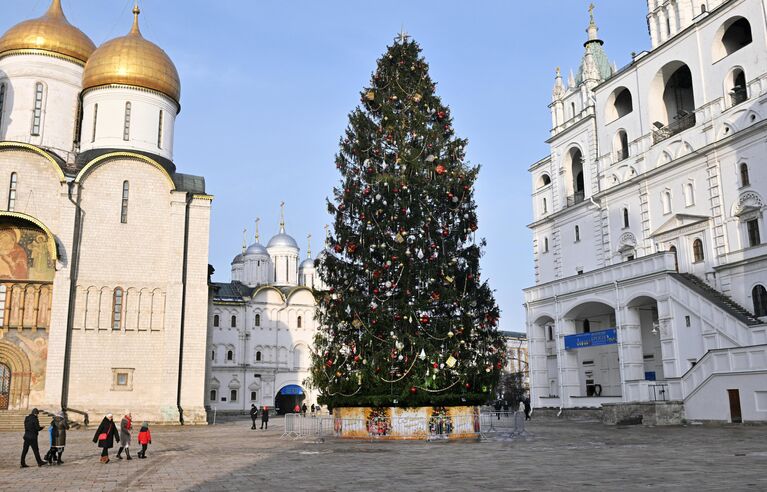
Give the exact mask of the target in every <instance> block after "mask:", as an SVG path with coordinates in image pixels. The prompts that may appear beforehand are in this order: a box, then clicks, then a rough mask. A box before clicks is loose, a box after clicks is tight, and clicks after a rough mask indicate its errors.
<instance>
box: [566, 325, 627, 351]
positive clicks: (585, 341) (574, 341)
mask: <svg viewBox="0 0 767 492" xmlns="http://www.w3.org/2000/svg"><path fill="white" fill-rule="evenodd" d="M615 343H618V330H616V329H615V328H609V329H607V330H602V331H594V332H591V333H578V334H576V335H567V336H566V337H565V350H572V349H579V348H586V347H599V346H601V345H613V344H615Z"/></svg>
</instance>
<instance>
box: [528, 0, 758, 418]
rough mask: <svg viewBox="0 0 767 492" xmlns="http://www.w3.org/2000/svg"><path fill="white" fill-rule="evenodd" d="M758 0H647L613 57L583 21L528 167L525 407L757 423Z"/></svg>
mask: <svg viewBox="0 0 767 492" xmlns="http://www.w3.org/2000/svg"><path fill="white" fill-rule="evenodd" d="M766 11H767V9H766V5H765V2H764V0H729V1H722V0H708V1H695V2H693V1H679V0H677V1H673V0H649V1H648V15H647V23H648V27H649V32H650V38H651V46H652V48H651V50H650V51H647V52H642V53H638V54H635V55H634V56H633V60H632V62H631V63H630V64H629V65H628V66H626V67H623V68H622V69H617V67H615V66H614V64H611V63H610V62H609V61H608V58H607V55H606V53H605V50H604V46H603V41H602V40H600V39H599V36H598V30H597V26H596V23H595V21H594V17H593V6H592V18H591V23H590V24H589V27H588V30H587V32H588V38H587V40H586V42H585V45H584V46H585V49H584V55H583V59H582V61H581V64H580V67H579V69H578V70H577V72H575V73H573V72H571V73H570V75H569V77H567V80H565V77H563V75H562V74H561V73H560V71H559V69H557V73H556V78H555V85H554V90H553V95H552V102H551V104H550V106H549V108H550V110H551V118H552V129H551V133H550V136H549V140H547V143H549V144H550V147H551V153H550V155H549V156H547V157H545V158H544V159H541V160H540V161H538V162H536V163H534V164H533V165H532V166H531V167H530V169H529V172H530V174H531V178H532V189H533V193H532V199H533V213H534V217H533V222H532V223H531V224H530V226H529V227H530V229H531V230H532V232H533V250H534V257H535V276H536V284H535V285H534V286H532V287H530V288H528V289H526V290H525V301H526V303H525V307H526V310H527V331H528V336H529V340H530V367H531V391H532V399H533V406H534V407H537V408H551V409H556V410H557V411H561V410H564V411H566V410H567V409H572V408H584V407H585V408H589V407H590V408H602V409H603V410H604V414H605V415H608V414H609V415H613V417H614V418H615V419H618V420H620V418H621V415H623V417H625V416H627V415H635V414H636V413H639V414H643V415H644V416H645V420H646V421H651V422H653V421H657V423H663V421H664V419H666V420H668V421H679V420H680V419H681V418H687V419H690V420H717V421H732V422H739V421H764V420H767V324H765V322H766V321H767V290H766V287H767V240H765V237H766V234H767V229H766V228H765V227H766V226H767V224H766V223H765V220H764V212H765V198H767V196H766V194H767V166H765V155H767V143H765V142H766V139H765V136H766V135H767V113H765V108H764V106H765V105H764V103H765V102H767V60H765V57H764V53H766V52H767V31H766V28H765V26H767V24H766V23H765V12H766Z"/></svg>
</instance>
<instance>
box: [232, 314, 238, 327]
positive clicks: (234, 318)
mask: <svg viewBox="0 0 767 492" xmlns="http://www.w3.org/2000/svg"><path fill="white" fill-rule="evenodd" d="M232 328H237V316H232Z"/></svg>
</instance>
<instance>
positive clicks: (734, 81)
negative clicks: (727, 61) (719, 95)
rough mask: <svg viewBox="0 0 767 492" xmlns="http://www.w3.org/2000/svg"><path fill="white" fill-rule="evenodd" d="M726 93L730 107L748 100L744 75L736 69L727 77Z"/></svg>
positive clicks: (740, 70)
mask: <svg viewBox="0 0 767 492" xmlns="http://www.w3.org/2000/svg"><path fill="white" fill-rule="evenodd" d="M726 87H727V92H728V94H729V96H730V105H731V106H737V105H738V104H740V103H742V102H745V101H747V100H748V87H747V86H746V73H745V72H744V71H743V70H742V69H740V68H736V69H735V70H733V71H732V73H730V74H729V75H728V76H727V84H726Z"/></svg>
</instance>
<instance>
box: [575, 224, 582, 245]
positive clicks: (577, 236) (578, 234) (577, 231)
mask: <svg viewBox="0 0 767 492" xmlns="http://www.w3.org/2000/svg"><path fill="white" fill-rule="evenodd" d="M580 240H581V228H580V227H578V226H575V242H576V243H577V242H578V241H580Z"/></svg>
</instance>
